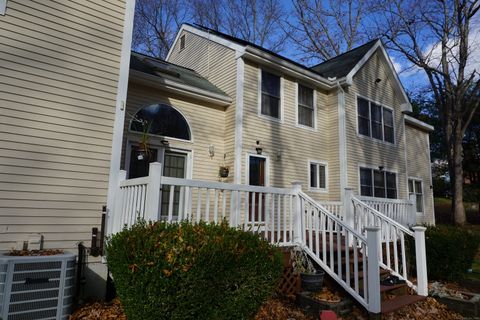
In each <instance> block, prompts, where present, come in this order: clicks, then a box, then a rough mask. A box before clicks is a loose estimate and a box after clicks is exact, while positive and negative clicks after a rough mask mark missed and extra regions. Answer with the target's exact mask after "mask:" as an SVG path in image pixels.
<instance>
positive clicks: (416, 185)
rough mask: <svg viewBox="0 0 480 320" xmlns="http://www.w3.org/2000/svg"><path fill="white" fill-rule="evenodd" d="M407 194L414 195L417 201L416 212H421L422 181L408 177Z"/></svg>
mask: <svg viewBox="0 0 480 320" xmlns="http://www.w3.org/2000/svg"><path fill="white" fill-rule="evenodd" d="M408 194H414V195H415V202H416V203H417V212H418V213H421V212H423V189H422V181H421V180H417V179H408Z"/></svg>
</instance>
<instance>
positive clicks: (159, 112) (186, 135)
mask: <svg viewBox="0 0 480 320" xmlns="http://www.w3.org/2000/svg"><path fill="white" fill-rule="evenodd" d="M145 124H146V126H147V127H146V128H148V132H147V133H149V134H154V135H159V136H165V137H170V138H178V139H182V140H190V139H191V135H190V127H189V126H188V123H187V120H185V118H184V117H183V115H182V114H181V113H180V112H178V111H177V110H176V109H175V108H173V107H171V106H169V105H167V104H152V105H150V106H148V107H143V108H142V109H140V110H138V112H137V113H136V114H135V117H134V118H133V120H132V122H131V123H130V131H134V132H140V133H143V132H144V130H145Z"/></svg>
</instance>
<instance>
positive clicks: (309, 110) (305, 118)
mask: <svg viewBox="0 0 480 320" xmlns="http://www.w3.org/2000/svg"><path fill="white" fill-rule="evenodd" d="M313 94H314V93H313V89H311V88H308V87H305V86H302V85H301V84H299V85H298V124H300V125H302V126H306V127H311V128H314V127H315V122H314V120H315V107H314V101H313V100H314V99H313Z"/></svg>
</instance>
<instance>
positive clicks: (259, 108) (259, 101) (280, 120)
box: [257, 67, 284, 123]
mask: <svg viewBox="0 0 480 320" xmlns="http://www.w3.org/2000/svg"><path fill="white" fill-rule="evenodd" d="M262 71H265V72H268V73H270V74H273V75H275V76H277V77H279V78H280V105H279V108H280V110H278V115H279V116H280V118H275V117H271V116H267V115H265V114H262ZM283 91H284V79H283V76H282V75H281V74H278V73H277V72H275V71H274V72H272V71H270V69H264V68H262V67H259V68H258V88H257V115H258V117H259V118H262V119H265V120H269V121H273V122H278V123H283V122H284V116H283V113H284V92H283Z"/></svg>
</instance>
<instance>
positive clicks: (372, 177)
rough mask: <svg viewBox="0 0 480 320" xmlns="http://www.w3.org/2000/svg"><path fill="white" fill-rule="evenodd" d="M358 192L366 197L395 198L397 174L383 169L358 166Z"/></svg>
mask: <svg viewBox="0 0 480 320" xmlns="http://www.w3.org/2000/svg"><path fill="white" fill-rule="evenodd" d="M360 194H361V195H362V196H367V197H372V196H373V197H377V198H390V199H396V198H397V175H396V174H395V173H393V172H388V171H384V170H374V169H369V168H360Z"/></svg>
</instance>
